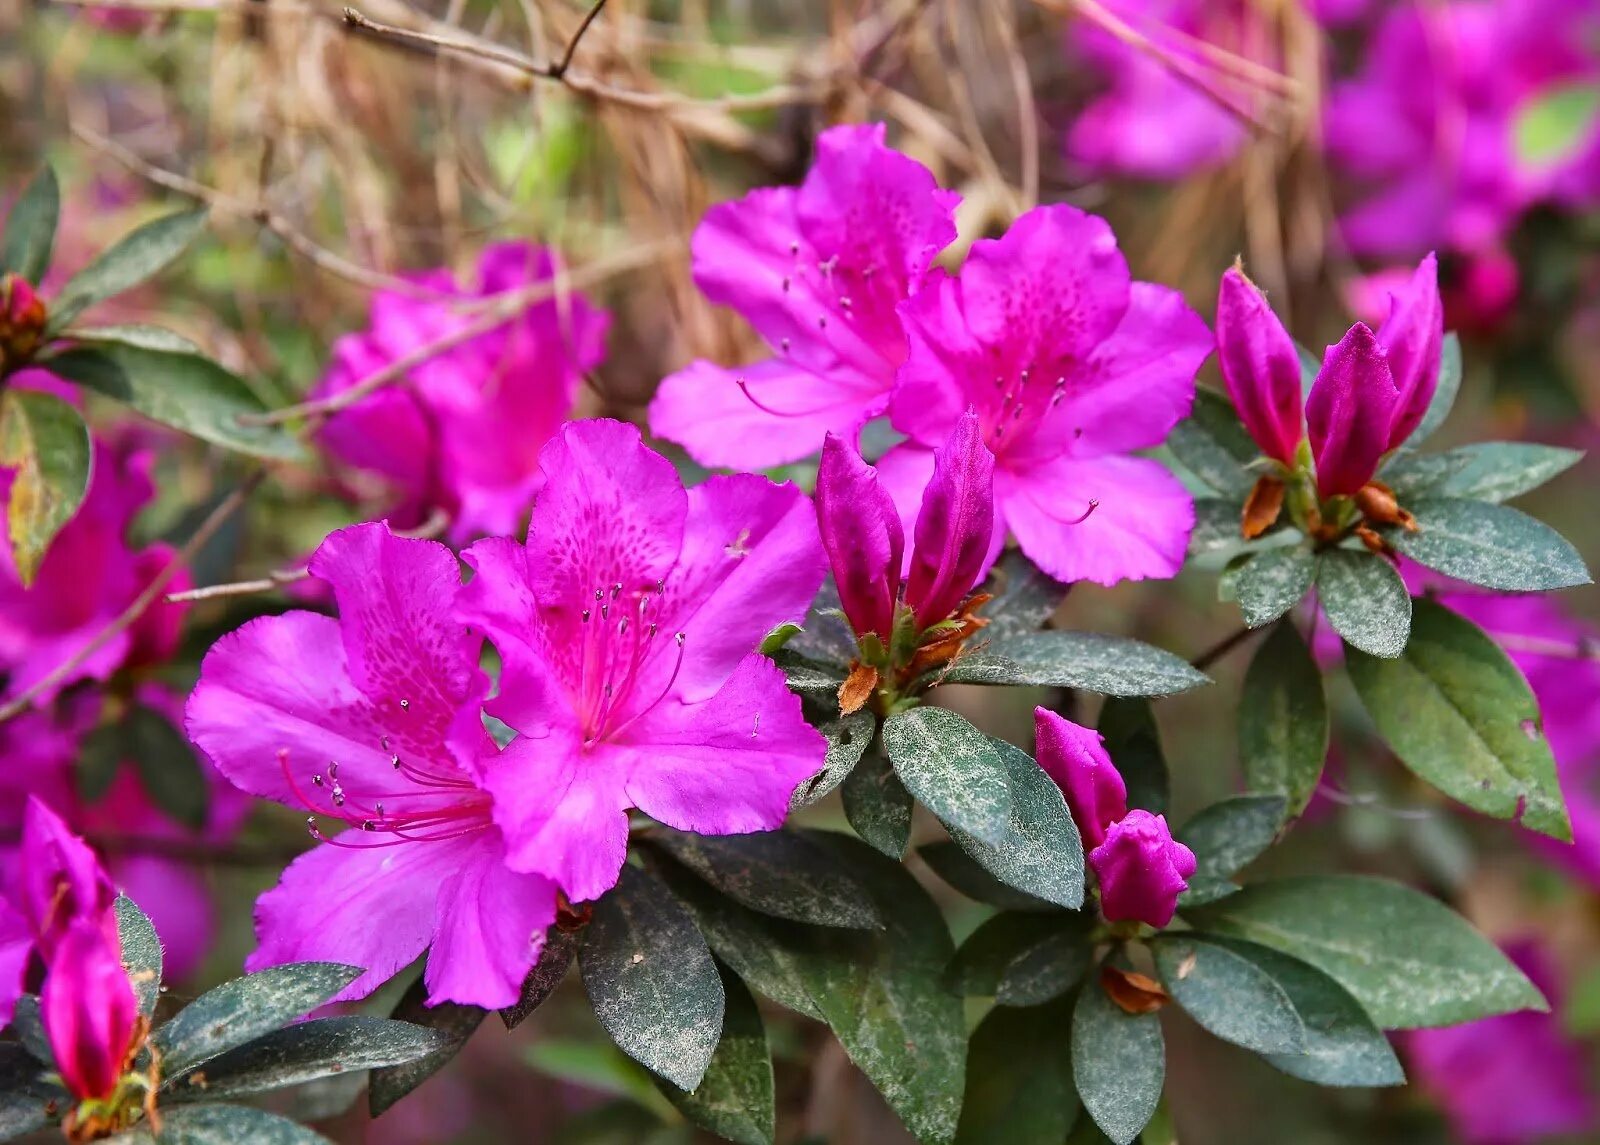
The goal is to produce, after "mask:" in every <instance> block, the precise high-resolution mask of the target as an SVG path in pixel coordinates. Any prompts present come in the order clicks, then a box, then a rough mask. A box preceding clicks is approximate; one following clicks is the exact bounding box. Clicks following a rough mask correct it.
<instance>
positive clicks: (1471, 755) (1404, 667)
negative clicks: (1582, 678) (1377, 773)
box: [1345, 599, 1572, 840]
mask: <svg viewBox="0 0 1600 1145" xmlns="http://www.w3.org/2000/svg"><path fill="white" fill-rule="evenodd" d="M1345 664H1346V668H1347V670H1348V671H1349V673H1350V680H1351V683H1353V684H1354V685H1355V688H1356V692H1357V693H1358V694H1359V695H1360V697H1361V702H1362V704H1363V706H1365V708H1366V709H1367V713H1368V714H1369V715H1370V716H1371V717H1372V720H1373V723H1375V724H1376V725H1377V726H1378V731H1379V732H1380V733H1381V734H1382V735H1383V738H1384V739H1385V740H1386V741H1388V743H1389V745H1390V746H1391V747H1392V748H1394V750H1395V754H1396V755H1398V756H1399V757H1400V759H1401V761H1402V762H1403V763H1404V764H1405V765H1406V766H1407V767H1408V768H1410V769H1411V770H1412V771H1413V772H1415V773H1416V774H1417V775H1419V776H1421V777H1422V778H1423V779H1425V780H1427V781H1428V782H1429V783H1431V784H1433V785H1434V786H1435V787H1437V788H1439V790H1441V791H1443V792H1445V793H1446V794H1447V795H1450V796H1451V797H1452V798H1455V799H1458V800H1460V801H1461V802H1462V803H1464V804H1466V805H1467V806H1468V807H1471V808H1472V809H1473V810H1475V811H1481V812H1483V813H1484V814H1485V815H1493V816H1496V817H1497V818H1500V819H1510V818H1513V817H1517V816H1518V815H1519V812H1520V822H1521V823H1522V825H1523V826H1525V827H1528V828H1530V829H1532V830H1535V831H1539V832H1542V833H1543V834H1546V835H1550V836H1552V837H1553V838H1557V839H1562V840H1570V839H1571V838H1572V828H1571V824H1570V823H1569V822H1568V819H1567V811H1566V805H1565V803H1564V802H1563V800H1562V796H1561V786H1560V782H1559V781H1558V779H1557V775H1556V762H1555V757H1554V756H1553V755H1552V754H1551V751H1550V744H1549V742H1548V741H1547V740H1546V739H1545V736H1544V732H1543V728H1542V725H1541V723H1540V717H1539V705H1538V701H1537V700H1536V699H1535V698H1534V696H1533V693H1532V691H1530V690H1529V688H1528V683H1527V681H1526V680H1525V679H1524V678H1523V676H1522V673H1520V672H1519V671H1517V668H1516V666H1515V665H1514V664H1512V662H1511V659H1510V657H1508V656H1507V655H1506V654H1505V652H1504V651H1502V650H1501V649H1500V648H1499V646H1498V645H1496V644H1495V643H1494V641H1493V640H1491V639H1490V638H1489V637H1488V636H1487V635H1486V634H1485V633H1484V632H1483V630H1482V629H1480V628H1479V627H1478V626H1477V625H1475V624H1473V623H1472V622H1471V621H1470V620H1467V619H1466V618H1464V617H1462V616H1458V615H1457V614H1456V613H1454V612H1451V611H1450V610H1449V609H1448V608H1446V607H1444V606H1443V605H1442V604H1438V603H1436V602H1434V601H1430V600H1426V599H1423V600H1418V601H1417V602H1416V614H1415V618H1414V620H1413V622H1412V632H1411V642H1410V643H1409V644H1408V645H1407V646H1406V650H1405V654H1404V655H1403V656H1401V657H1400V658H1399V659H1396V660H1384V659H1379V658H1378V657H1375V656H1368V655H1366V654H1365V653H1363V652H1360V651H1356V650H1351V651H1350V653H1349V654H1348V655H1347V656H1346V660H1345Z"/></svg>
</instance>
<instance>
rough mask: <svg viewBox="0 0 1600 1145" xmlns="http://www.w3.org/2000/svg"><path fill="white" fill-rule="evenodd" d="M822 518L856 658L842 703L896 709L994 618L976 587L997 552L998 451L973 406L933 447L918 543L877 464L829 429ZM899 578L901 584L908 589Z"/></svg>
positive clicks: (821, 476)
mask: <svg viewBox="0 0 1600 1145" xmlns="http://www.w3.org/2000/svg"><path fill="white" fill-rule="evenodd" d="M816 502H817V521H818V524H819V526H820V528H821V532H822V544H823V547H824V548H825V549H827V552H828V559H829V561H830V562H831V563H832V565H833V575H834V580H835V581H836V582H837V584H838V588H839V603H840V606H841V607H842V608H843V610H844V614H845V618H846V620H848V621H849V623H850V627H851V629H852V630H853V631H854V632H855V636H856V647H857V652H858V655H857V658H856V660H855V662H854V663H853V664H852V665H851V669H850V675H849V676H848V678H846V680H845V682H844V684H843V685H841V687H840V689H839V706H840V708H841V710H842V711H844V712H845V713H846V714H849V713H851V712H855V711H859V710H860V709H861V708H863V707H865V706H866V705H867V704H868V702H873V703H874V704H875V706H876V708H877V710H878V711H879V713H880V714H882V715H887V714H889V713H890V712H892V711H893V710H894V708H895V705H896V704H897V703H899V702H900V700H901V698H902V697H904V696H905V694H906V691H907V689H909V688H910V687H911V686H912V685H913V684H914V683H915V682H916V681H917V680H918V679H920V678H921V677H922V676H924V675H925V674H926V673H928V672H930V671H932V670H933V669H935V668H938V667H940V666H942V665H944V664H947V663H948V662H949V661H950V660H951V659H952V658H954V657H955V655H956V654H957V653H958V652H960V651H961V648H962V646H963V645H964V643H965V642H966V640H967V639H968V638H969V637H970V636H972V635H973V634H974V633H975V632H977V631H979V630H980V629H982V628H983V626H984V625H985V624H987V623H988V621H986V620H984V619H983V618H982V617H980V616H978V615H977V610H978V608H979V607H980V606H981V605H983V603H984V602H985V601H987V600H988V599H989V598H988V597H987V596H986V595H984V594H982V593H978V594H974V593H973V592H972V589H973V587H974V586H975V585H976V584H977V583H978V582H979V581H980V580H982V578H983V575H984V573H985V572H986V571H987V570H988V567H989V565H990V564H991V563H992V562H993V560H994V556H995V555H996V548H997V544H996V540H997V538H996V536H995V519H994V454H992V453H991V452H989V448H988V446H986V445H985V444H984V442H983V431H982V428H981V427H980V425H979V422H978V415H977V414H976V413H975V412H974V411H972V410H968V411H967V413H966V414H965V415H964V416H963V417H962V418H961V420H960V421H958V422H957V423H956V428H955V429H954V430H953V431H952V432H951V434H950V436H949V438H948V439H947V440H946V441H945V443H944V444H943V445H942V446H940V448H939V449H938V450H937V451H936V452H935V454H934V458H933V476H932V477H931V478H930V479H929V481H928V483H927V486H926V487H925V488H924V490H923V494H922V505H921V508H920V510H919V511H918V513H917V521H916V527H915V531H914V533H913V544H912V548H911V552H910V553H909V554H907V552H906V545H905V529H904V526H903V525H902V524H901V521H900V514H899V512H898V511H897V510H896V509H895V504H894V499H893V498H892V497H891V496H890V494H889V491H888V490H887V489H885V488H884V487H883V485H882V484H881V483H880V481H879V474H878V472H877V470H875V469H873V467H872V466H870V465H868V464H867V463H866V462H865V461H864V460H862V458H861V455H860V454H859V453H858V452H857V451H856V450H855V449H854V448H853V447H852V446H851V445H849V444H847V443H846V442H845V441H843V440H841V439H840V438H838V437H836V436H835V435H833V434H831V433H830V434H829V435H828V437H827V441H826V443H825V444H824V445H823V448H822V463H821V466H820V467H819V469H818V471H817V496H816ZM902 589H903V591H902Z"/></svg>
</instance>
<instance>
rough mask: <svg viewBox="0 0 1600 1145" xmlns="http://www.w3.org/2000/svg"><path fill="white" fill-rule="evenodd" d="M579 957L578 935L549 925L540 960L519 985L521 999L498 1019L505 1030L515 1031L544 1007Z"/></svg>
mask: <svg viewBox="0 0 1600 1145" xmlns="http://www.w3.org/2000/svg"><path fill="white" fill-rule="evenodd" d="M577 954H578V935H577V933H576V932H575V931H570V930H562V929H561V928H560V927H556V926H552V927H551V928H550V929H549V930H548V931H546V932H545V936H544V946H543V947H542V948H541V949H540V950H539V960H538V961H537V962H535V963H534V964H533V969H532V970H530V971H528V976H527V978H525V979H523V982H522V997H520V998H518V999H517V1002H516V1004H515V1005H513V1006H507V1007H506V1008H505V1009H504V1010H501V1011H500V1020H501V1021H502V1022H503V1023H505V1027H506V1029H508V1030H514V1029H516V1028H517V1027H518V1026H520V1025H521V1024H522V1023H523V1022H525V1021H527V1019H528V1016H529V1015H530V1014H532V1013H533V1012H534V1011H535V1010H537V1009H538V1008H539V1007H540V1006H542V1005H544V1003H545V1000H546V999H547V998H549V997H550V995H551V994H554V993H555V991H556V987H557V986H559V985H561V983H562V981H563V980H564V979H565V978H566V976H567V971H568V969H570V968H571V966H572V960H573V959H574V958H575V957H577Z"/></svg>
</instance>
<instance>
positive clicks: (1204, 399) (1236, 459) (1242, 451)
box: [1167, 389, 1261, 504]
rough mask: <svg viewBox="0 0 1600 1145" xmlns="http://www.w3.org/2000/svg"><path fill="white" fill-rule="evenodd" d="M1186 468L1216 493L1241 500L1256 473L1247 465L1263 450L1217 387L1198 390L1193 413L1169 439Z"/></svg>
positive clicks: (1174, 452) (1178, 425) (1173, 450)
mask: <svg viewBox="0 0 1600 1145" xmlns="http://www.w3.org/2000/svg"><path fill="white" fill-rule="evenodd" d="M1167 445H1168V447H1169V448H1170V449H1171V450H1172V452H1173V455H1174V456H1175V457H1177V459H1178V460H1179V461H1181V462H1182V463H1183V467H1184V468H1185V469H1187V470H1188V471H1189V472H1190V473H1193V474H1194V475H1195V476H1196V477H1198V478H1199V479H1200V480H1201V481H1202V482H1204V483H1205V484H1206V485H1207V486H1209V487H1210V488H1211V489H1213V490H1214V491H1215V492H1218V493H1221V494H1223V495H1225V496H1235V495H1236V496H1238V497H1239V498H1240V499H1241V504H1242V499H1243V497H1244V496H1245V495H1246V494H1248V493H1249V492H1250V487H1251V486H1252V485H1254V484H1255V482H1256V475H1255V474H1254V473H1253V472H1251V471H1250V470H1249V469H1247V468H1246V466H1248V465H1249V464H1250V463H1251V462H1252V461H1254V460H1255V459H1256V458H1257V457H1259V456H1261V450H1260V449H1259V448H1258V447H1257V446H1256V443H1255V442H1254V441H1252V440H1251V439H1250V435H1249V434H1248V433H1246V432H1245V428H1244V426H1243V425H1242V424H1240V421H1239V415H1238V414H1237V413H1236V412H1234V408H1233V403H1232V402H1230V401H1229V400H1228V399H1227V398H1226V397H1224V396H1223V395H1222V394H1219V393H1217V391H1215V390H1208V389H1200V390H1196V391H1195V402H1194V412H1193V413H1191V414H1190V415H1189V418H1188V420H1186V421H1181V422H1179V423H1178V424H1177V426H1176V427H1175V428H1174V429H1173V431H1172V434H1171V436H1169V437H1168V438H1167Z"/></svg>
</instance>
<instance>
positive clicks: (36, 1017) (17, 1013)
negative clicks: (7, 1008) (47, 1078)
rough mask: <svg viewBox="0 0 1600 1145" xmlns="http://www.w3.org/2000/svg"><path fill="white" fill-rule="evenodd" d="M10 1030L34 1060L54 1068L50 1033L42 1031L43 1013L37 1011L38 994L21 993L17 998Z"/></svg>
mask: <svg viewBox="0 0 1600 1145" xmlns="http://www.w3.org/2000/svg"><path fill="white" fill-rule="evenodd" d="M11 1031H12V1033H14V1034H16V1035H17V1040H18V1041H20V1042H21V1043H22V1048H23V1049H25V1050H27V1051H28V1053H29V1054H31V1055H32V1056H33V1058H34V1060H35V1061H37V1062H38V1063H39V1064H40V1065H44V1066H49V1067H50V1068H51V1069H54V1068H55V1064H56V1055H55V1050H54V1049H53V1048H52V1047H51V1045H50V1035H49V1034H47V1033H45V1031H44V1015H43V1014H41V1013H40V1012H39V997H38V995H36V994H23V995H21V996H20V997H18V998H17V1001H16V1004H15V1006H14V1007H13V1009H12V1014H11Z"/></svg>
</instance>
